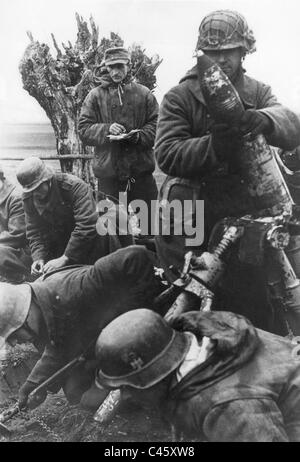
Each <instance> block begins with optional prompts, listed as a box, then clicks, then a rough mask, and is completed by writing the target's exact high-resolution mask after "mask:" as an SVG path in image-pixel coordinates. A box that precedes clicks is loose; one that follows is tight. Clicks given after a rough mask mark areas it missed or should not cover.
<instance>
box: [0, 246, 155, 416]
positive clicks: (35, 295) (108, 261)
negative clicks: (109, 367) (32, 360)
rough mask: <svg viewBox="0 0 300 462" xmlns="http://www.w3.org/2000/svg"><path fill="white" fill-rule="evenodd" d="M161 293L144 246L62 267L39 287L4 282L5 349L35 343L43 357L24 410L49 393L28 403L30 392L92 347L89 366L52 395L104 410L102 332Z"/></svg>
mask: <svg viewBox="0 0 300 462" xmlns="http://www.w3.org/2000/svg"><path fill="white" fill-rule="evenodd" d="M116 287H117V289H118V290H116ZM156 293H157V284H156V281H155V276H154V269H153V265H152V261H151V259H150V258H149V255H148V251H147V250H146V249H145V248H144V247H142V246H129V247H127V248H126V249H119V250H117V251H116V252H114V253H112V254H110V255H106V256H105V257H102V258H100V259H99V260H97V261H96V263H95V264H94V265H92V266H90V265H74V266H72V267H69V268H61V269H60V270H57V271H56V272H52V273H48V274H47V275H45V276H43V277H42V278H39V279H37V280H36V281H34V282H33V283H23V284H17V285H12V284H8V283H4V282H0V348H2V346H3V345H4V343H5V341H7V342H8V343H9V344H11V345H12V346H13V345H15V344H16V343H25V342H31V343H33V344H34V345H35V346H36V347H37V348H38V350H39V351H40V353H41V358H40V359H39V361H38V362H37V363H36V365H35V366H34V368H33V370H32V371H31V373H30V375H29V377H28V378H27V380H26V381H25V383H24V384H23V385H22V386H21V388H20V390H19V405H20V407H22V408H23V407H26V406H27V404H28V405H29V406H30V407H36V406H38V405H39V404H40V403H42V402H43V401H44V400H45V399H46V396H47V392H46V391H45V392H43V393H39V394H37V395H36V397H35V399H34V400H32V402H27V401H28V395H29V394H30V392H31V391H33V390H34V389H35V388H36V387H37V386H38V385H39V384H41V383H42V382H44V381H45V380H46V379H48V378H49V377H51V376H52V375H53V374H54V373H55V372H57V371H58V370H59V369H60V368H61V367H63V366H64V365H65V364H66V363H68V362H69V361H71V360H72V359H74V358H75V357H76V356H78V355H80V354H81V353H83V352H85V351H86V349H87V348H88V351H87V354H86V359H87V361H86V362H85V363H82V364H81V365H79V366H78V367H77V368H76V369H74V370H72V372H71V374H69V375H68V376H66V377H64V378H63V379H62V381H61V382H60V383H59V384H57V386H55V387H54V388H52V387H51V390H50V391H52V392H56V391H58V390H59V389H60V388H61V387H62V388H63V390H64V393H65V395H66V397H67V399H68V400H69V402H71V403H73V404H78V403H81V404H82V405H84V406H87V407H93V408H94V407H97V406H99V404H100V402H101V401H102V400H103V399H104V397H105V396H106V394H107V393H103V391H102V392H97V389H95V387H94V385H93V383H94V373H95V354H94V346H95V342H96V339H97V337H98V335H99V332H100V331H101V329H102V328H103V327H104V326H105V325H106V324H107V323H109V322H110V321H111V320H112V319H114V318H115V317H116V316H118V315H120V314H122V313H124V312H125V311H128V310H131V309H135V308H138V307H139V306H141V305H144V304H146V305H147V306H150V305H151V304H152V303H153V298H154V296H155V295H156ZM89 347H90V348H89Z"/></svg>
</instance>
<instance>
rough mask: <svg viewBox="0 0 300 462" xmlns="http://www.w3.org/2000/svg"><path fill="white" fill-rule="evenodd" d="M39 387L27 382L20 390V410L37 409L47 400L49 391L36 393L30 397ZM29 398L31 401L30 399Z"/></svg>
mask: <svg viewBox="0 0 300 462" xmlns="http://www.w3.org/2000/svg"><path fill="white" fill-rule="evenodd" d="M36 387H37V384H36V383H33V382H31V381H30V380H27V381H26V382H25V383H24V385H22V386H21V388H20V390H19V398H18V406H19V408H20V409H27V408H28V409H35V408H36V407H37V406H39V405H40V404H42V403H43V402H44V401H45V399H46V398H47V391H43V392H39V393H35V394H34V395H33V396H30V397H29V395H30V393H31V392H32V391H33V390H34V389H35V388H36ZM28 398H29V399H28Z"/></svg>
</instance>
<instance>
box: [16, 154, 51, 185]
mask: <svg viewBox="0 0 300 462" xmlns="http://www.w3.org/2000/svg"><path fill="white" fill-rule="evenodd" d="M53 175H54V172H53V170H52V169H50V168H49V167H47V166H46V164H45V163H44V162H43V161H42V160H41V159H39V158H38V157H28V158H27V159H25V160H23V161H22V162H21V163H20V165H19V166H18V169H17V180H18V181H19V183H20V184H21V185H22V187H23V191H24V192H31V191H34V190H35V189H36V188H38V187H39V186H40V184H41V183H43V182H44V181H48V180H50V179H51V178H52V177H53Z"/></svg>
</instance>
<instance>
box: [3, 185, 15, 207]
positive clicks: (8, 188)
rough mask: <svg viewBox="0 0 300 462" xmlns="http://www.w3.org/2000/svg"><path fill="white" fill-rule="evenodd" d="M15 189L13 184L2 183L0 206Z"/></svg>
mask: <svg viewBox="0 0 300 462" xmlns="http://www.w3.org/2000/svg"><path fill="white" fill-rule="evenodd" d="M15 188H16V186H14V185H13V184H11V183H9V182H8V181H4V184H3V188H2V189H1V191H0V205H1V204H3V202H4V201H5V200H6V199H7V198H8V196H9V195H10V193H11V192H12V191H13V190H14V189H15Z"/></svg>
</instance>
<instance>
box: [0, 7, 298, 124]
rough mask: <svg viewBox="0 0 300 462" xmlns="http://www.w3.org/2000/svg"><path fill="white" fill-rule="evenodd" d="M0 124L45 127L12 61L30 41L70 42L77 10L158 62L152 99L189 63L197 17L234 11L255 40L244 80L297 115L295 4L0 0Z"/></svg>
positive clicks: (104, 32)
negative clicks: (261, 86)
mask: <svg viewBox="0 0 300 462" xmlns="http://www.w3.org/2000/svg"><path fill="white" fill-rule="evenodd" d="M0 5H1V6H0V11H1V14H0V52H1V73H0V122H6V123H15V122H24V123H27V122H47V120H48V119H47V117H46V115H45V114H44V111H43V110H42V108H41V107H40V106H39V104H38V103H37V102H36V101H35V100H34V99H33V98H32V97H31V96H29V95H28V93H27V92H26V91H25V90H23V88H22V82H21V77H20V74H19V71H18V64H19V61H20V58H21V57H22V54H23V53H24V50H25V48H26V46H27V44H28V43H29V39H28V38H27V35H26V31H27V30H30V31H31V32H32V34H33V36H34V38H35V39H37V40H39V41H40V42H46V43H48V44H49V45H50V44H51V43H52V41H51V36H50V34H51V32H53V33H54V35H55V37H56V39H57V42H58V43H59V44H60V43H61V42H62V41H64V42H67V41H68V40H70V41H71V42H72V43H74V41H75V40H76V31H77V28H76V20H75V12H76V11H77V12H78V13H79V14H80V15H82V16H83V17H84V18H85V19H86V20H88V19H89V16H90V15H91V14H92V15H93V17H94V19H95V22H96V24H97V25H98V26H99V29H100V37H103V36H109V33H110V31H113V32H117V33H119V34H120V35H121V37H122V38H123V39H124V41H125V46H130V45H131V44H132V43H133V42H138V43H141V44H142V45H143V47H144V48H146V50H147V52H148V54H149V55H153V54H156V53H158V54H159V55H160V56H161V57H162V58H163V59H164V61H163V63H162V64H161V66H160V68H159V69H158V71H157V79H158V88H157V90H156V96H157V98H158V100H159V101H161V98H162V96H163V94H164V93H165V92H167V91H168V89H169V88H171V87H172V86H174V85H176V84H177V82H178V80H179V79H180V78H181V77H182V76H183V75H184V74H185V72H186V71H187V70H188V69H189V68H190V67H192V65H193V64H194V58H193V57H192V55H193V51H194V48H195V44H196V40H197V31H198V27H199V24H200V22H201V19H202V18H203V16H204V15H205V14H207V13H208V12H210V11H212V10H215V9H219V8H229V9H236V10H238V11H240V12H241V13H242V14H244V15H245V16H246V19H247V20H248V23H249V25H250V27H251V28H252V30H253V32H254V34H255V37H256V39H257V52H256V53H254V54H253V55H250V56H248V57H247V58H246V61H245V67H246V69H247V71H248V73H249V75H251V76H253V77H255V78H257V79H259V80H262V81H264V82H266V83H268V84H270V85H271V86H272V88H273V91H274V93H275V94H276V95H277V96H278V98H279V99H280V101H281V102H283V103H284V104H287V105H289V106H290V107H292V108H293V109H295V110H297V111H299V112H300V6H299V0H273V1H269V0H219V1H214V0H209V1H207V0H197V1H189V0H51V1H48V0H47V1H46V0H1V3H0Z"/></svg>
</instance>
